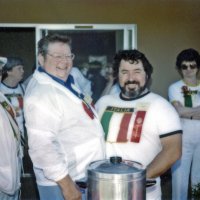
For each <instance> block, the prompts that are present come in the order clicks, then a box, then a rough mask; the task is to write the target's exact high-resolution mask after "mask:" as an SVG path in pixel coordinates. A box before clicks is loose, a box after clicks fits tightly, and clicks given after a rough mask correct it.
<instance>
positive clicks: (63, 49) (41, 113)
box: [24, 34, 104, 200]
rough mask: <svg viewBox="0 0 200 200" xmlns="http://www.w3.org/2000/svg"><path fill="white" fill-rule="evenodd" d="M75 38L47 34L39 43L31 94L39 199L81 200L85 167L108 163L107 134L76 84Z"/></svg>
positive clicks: (28, 108)
mask: <svg viewBox="0 0 200 200" xmlns="http://www.w3.org/2000/svg"><path fill="white" fill-rule="evenodd" d="M74 57H75V56H74V54H72V52H71V46H70V39H69V38H68V37H66V36H63V35H57V34H55V35H48V36H46V37H44V38H42V39H41V40H40V41H39V43H38V61H39V64H40V65H41V66H39V67H38V69H37V70H36V71H35V72H34V74H33V78H32V79H31V80H30V82H29V84H28V87H27V89H26V94H25V100H24V103H25V105H24V112H25V121H26V127H27V132H28V140H29V154H30V157H31V159H32V161H33V166H34V172H35V175H36V181H37V185H38V189H39V195H40V200H47V199H48V200H66V199H67V200H81V193H80V191H79V189H78V187H77V186H76V184H75V181H79V180H80V179H81V180H82V179H83V178H84V177H85V172H86V166H87V165H88V164H89V163H90V162H92V161H95V160H100V159H104V139H103V130H102V127H101V125H100V122H99V120H98V119H97V117H96V116H97V115H96V112H95V110H94V109H93V107H92V106H91V102H89V100H88V99H87V98H85V96H84V94H82V93H81V92H80V90H78V89H77V88H76V86H75V85H74V84H73V83H74V80H73V77H72V76H71V75H70V71H71V68H72V64H73V59H74Z"/></svg>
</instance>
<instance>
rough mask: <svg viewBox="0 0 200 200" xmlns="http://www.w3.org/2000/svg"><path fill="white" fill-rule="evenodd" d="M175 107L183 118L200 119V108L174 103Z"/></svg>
mask: <svg viewBox="0 0 200 200" xmlns="http://www.w3.org/2000/svg"><path fill="white" fill-rule="evenodd" d="M173 105H174V107H175V109H176V110H177V112H178V114H179V116H180V117H181V118H188V119H191V118H193V119H200V106H197V107H193V108H189V107H185V106H183V105H182V104H181V103H179V102H174V103H173Z"/></svg>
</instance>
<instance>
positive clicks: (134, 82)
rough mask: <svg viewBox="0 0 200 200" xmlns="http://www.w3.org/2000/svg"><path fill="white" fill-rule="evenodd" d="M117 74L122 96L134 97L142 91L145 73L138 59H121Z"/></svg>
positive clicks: (144, 83) (145, 77) (145, 78)
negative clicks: (135, 60) (131, 60)
mask: <svg viewBox="0 0 200 200" xmlns="http://www.w3.org/2000/svg"><path fill="white" fill-rule="evenodd" d="M118 75H119V76H118V77H119V84H120V87H121V91H122V96H123V97H124V98H128V99H129V98H136V97H138V96H139V95H140V94H141V93H142V91H144V89H145V85H146V82H147V75H146V72H145V71H144V68H143V64H142V62H141V61H140V60H138V61H137V62H129V61H125V60H121V62H120V66H119V74H118Z"/></svg>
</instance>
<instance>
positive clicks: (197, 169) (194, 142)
mask: <svg viewBox="0 0 200 200" xmlns="http://www.w3.org/2000/svg"><path fill="white" fill-rule="evenodd" d="M182 127H183V137H182V157H181V159H180V160H178V161H177V162H176V163H175V164H174V165H173V166H172V200H187V199H188V185H189V184H188V183H189V176H190V172H191V184H192V186H194V185H196V184H198V183H200V121H199V120H186V119H185V120H182Z"/></svg>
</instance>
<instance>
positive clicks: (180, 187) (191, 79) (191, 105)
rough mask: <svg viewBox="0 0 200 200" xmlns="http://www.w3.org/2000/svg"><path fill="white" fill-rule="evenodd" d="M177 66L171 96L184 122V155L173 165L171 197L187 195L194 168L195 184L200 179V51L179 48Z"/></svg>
mask: <svg viewBox="0 0 200 200" xmlns="http://www.w3.org/2000/svg"><path fill="white" fill-rule="evenodd" d="M176 68H177V70H178V72H179V74H180V75H181V78H182V79H181V80H179V81H177V82H175V83H173V84H172V85H171V86H170V87H169V100H170V102H171V103H172V104H173V105H174V107H175V108H176V110H177V112H178V114H179V116H180V118H181V122H182V128H183V145H182V157H181V159H180V160H178V161H177V162H176V163H175V164H174V165H173V167H172V199H173V200H186V199H188V183H189V176H190V172H191V185H192V187H193V186H195V185H197V184H198V183H200V173H199V170H200V121H199V120H200V81H199V80H198V78H197V75H198V72H199V69H200V55H199V53H198V52H197V51H196V50H194V49H186V50H183V51H182V52H180V53H179V54H178V56H177V59H176Z"/></svg>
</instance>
